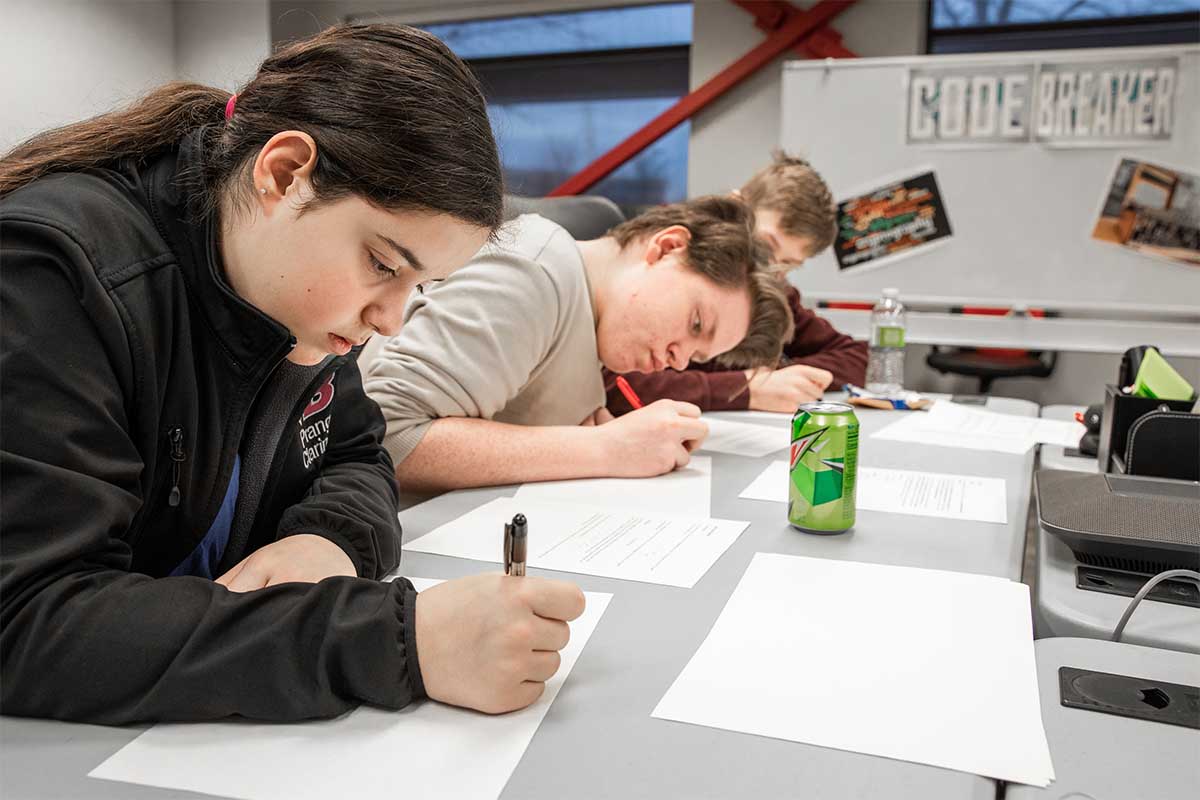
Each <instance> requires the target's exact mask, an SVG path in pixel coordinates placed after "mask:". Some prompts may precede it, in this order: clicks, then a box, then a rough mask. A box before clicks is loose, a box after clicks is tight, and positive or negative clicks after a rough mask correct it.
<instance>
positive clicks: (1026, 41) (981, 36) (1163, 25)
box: [925, 0, 1200, 55]
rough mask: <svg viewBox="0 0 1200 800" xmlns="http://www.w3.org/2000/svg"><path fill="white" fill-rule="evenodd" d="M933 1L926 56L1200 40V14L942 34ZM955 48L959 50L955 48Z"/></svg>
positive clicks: (993, 27) (927, 25)
mask: <svg viewBox="0 0 1200 800" xmlns="http://www.w3.org/2000/svg"><path fill="white" fill-rule="evenodd" d="M934 2H935V0H928V2H926V3H925V52H926V54H927V55H964V54H967V53H994V52H1011V51H1022V50H1068V49H1075V48H1093V47H1146V46H1150V45H1161V44H1194V43H1197V42H1200V11H1184V12H1176V13H1171V14H1146V15H1141V16H1130V17H1106V18H1097V19H1081V20H1064V21H1061V22H1023V23H1011V24H1003V25H973V26H970V27H963V28H951V29H943V30H938V29H935V28H934V27H933V14H934V9H933V6H934ZM956 44H957V45H959V46H955V45H956ZM946 45H949V47H947V46H946ZM972 45H974V46H972ZM979 45H984V46H979Z"/></svg>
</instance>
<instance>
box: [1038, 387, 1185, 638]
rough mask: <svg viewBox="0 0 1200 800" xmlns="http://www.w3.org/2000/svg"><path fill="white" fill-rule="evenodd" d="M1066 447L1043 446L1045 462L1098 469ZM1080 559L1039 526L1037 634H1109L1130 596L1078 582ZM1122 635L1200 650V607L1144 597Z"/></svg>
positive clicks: (1056, 413) (1063, 409)
mask: <svg viewBox="0 0 1200 800" xmlns="http://www.w3.org/2000/svg"><path fill="white" fill-rule="evenodd" d="M1081 410H1083V407H1082V406H1046V407H1045V408H1043V409H1042V416H1043V417H1048V418H1051V419H1071V418H1072V417H1073V416H1074V413H1075V412H1076V411H1081ZM1062 451H1063V448H1061V447H1053V446H1051V445H1042V446H1041V466H1042V467H1045V468H1048V469H1070V470H1077V471H1083V472H1095V471H1096V460H1095V459H1094V458H1093V459H1083V458H1073V457H1071V456H1066V455H1064V454H1063V452H1062ZM1077 565H1078V562H1077V561H1076V560H1075V556H1074V555H1073V554H1072V553H1071V549H1070V548H1069V547H1067V545H1066V544H1065V543H1064V542H1063V541H1062V540H1060V539H1059V538H1057V537H1055V536H1052V535H1050V534H1049V533H1047V532H1046V531H1044V530H1041V529H1040V528H1039V530H1038V532H1037V560H1036V567H1035V569H1036V572H1037V576H1036V580H1035V581H1034V582H1033V583H1034V594H1033V601H1034V610H1033V625H1034V636H1036V637H1037V638H1038V639H1043V638H1048V637H1052V636H1063V637H1082V638H1087V639H1108V638H1109V637H1110V636H1111V635H1112V632H1113V628H1115V627H1116V625H1117V621H1118V620H1120V619H1121V614H1123V613H1124V612H1125V607H1126V606H1127V605H1129V601H1130V598H1128V597H1121V596H1120V595H1112V594H1104V593H1102V592H1092V591H1088V590H1085V589H1078V588H1076V586H1075V567H1076V566H1077ZM1122 640H1123V641H1125V642H1129V643H1131V644H1140V645H1146V646H1148V647H1162V648H1167V649H1170V650H1182V651H1186V652H1191V653H1200V609H1197V608H1189V607H1187V606H1179V605H1173V604H1171V603H1163V602H1159V601H1156V600H1143V601H1142V602H1141V604H1139V605H1138V608H1137V610H1136V611H1134V612H1133V617H1132V618H1131V619H1130V621H1129V625H1128V626H1127V627H1126V628H1125V632H1124V634H1123V635H1122Z"/></svg>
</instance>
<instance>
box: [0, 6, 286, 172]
mask: <svg viewBox="0 0 1200 800" xmlns="http://www.w3.org/2000/svg"><path fill="white" fill-rule="evenodd" d="M269 8H270V3H269V2H268V0H179V1H178V2H174V1H173V0H0V14H2V17H0V19H2V20H3V22H2V24H0V75H3V76H4V77H3V83H2V84H0V85H3V89H2V90H0V152H4V151H6V150H8V149H9V148H11V147H12V146H13V145H15V144H17V143H19V142H21V141H23V140H24V139H26V138H28V137H29V136H31V135H33V134H34V133H37V132H39V131H42V130H45V129H47V128H53V127H57V126H59V125H65V124H67V123H69V122H75V121H77V120H80V119H85V118H87V117H90V116H94V115H95V114H99V113H101V112H104V111H109V110H112V109H113V108H115V107H116V106H119V105H121V104H123V103H127V102H131V101H133V100H136V99H137V98H138V97H139V96H140V95H141V94H143V93H144V92H146V91H147V90H149V89H151V88H153V87H154V86H157V85H158V84H161V83H165V82H167V81H172V80H177V79H187V80H193V81H198V82H201V83H206V84H208V85H210V86H218V87H221V88H224V89H230V90H232V89H234V88H236V87H237V86H238V85H239V84H241V83H243V82H245V81H246V80H247V79H248V78H249V77H250V76H251V75H253V73H254V70H255V69H256V68H257V66H258V63H259V62H260V61H262V59H263V58H265V57H266V56H267V55H268V54H269V52H270V47H271V37H270V26H269V20H270V17H269Z"/></svg>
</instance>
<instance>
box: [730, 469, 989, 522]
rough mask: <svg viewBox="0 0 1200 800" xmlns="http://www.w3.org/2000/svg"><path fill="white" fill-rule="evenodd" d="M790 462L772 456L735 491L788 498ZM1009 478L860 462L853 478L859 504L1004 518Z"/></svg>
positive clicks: (901, 510)
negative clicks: (747, 483)
mask: <svg viewBox="0 0 1200 800" xmlns="http://www.w3.org/2000/svg"><path fill="white" fill-rule="evenodd" d="M787 481H788V462H786V461H772V462H771V463H770V465H768V466H767V468H766V469H764V470H763V471H762V473H761V474H760V475H759V476H758V477H757V478H755V479H754V481H753V482H752V483H751V484H750V485H749V486H747V487H746V488H745V489H744V490H743V491H742V493H741V494H740V495H738V497H742V498H745V499H747V500H773V501H775V502H779V503H786V502H787V500H788V485H787ZM1007 488H1008V484H1007V483H1006V482H1005V480H1004V479H1003V478H981V477H978V476H976V475H949V474H946V473H941V472H917V471H914V470H907V469H883V468H879V467H859V468H858V478H857V481H856V483H855V490H854V491H855V501H856V503H857V506H858V508H860V509H865V510H867V511H886V512H890V513H893V514H915V515H917V516H921V517H943V518H945V519H969V520H976V521H978V522H997V523H1000V524H1001V525H1003V524H1005V523H1007V522H1008V499H1007Z"/></svg>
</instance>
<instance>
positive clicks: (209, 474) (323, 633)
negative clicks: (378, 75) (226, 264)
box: [0, 135, 424, 723]
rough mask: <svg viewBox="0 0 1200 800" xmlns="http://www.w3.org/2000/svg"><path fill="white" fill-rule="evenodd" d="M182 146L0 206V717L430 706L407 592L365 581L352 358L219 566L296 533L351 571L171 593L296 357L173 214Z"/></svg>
mask: <svg viewBox="0 0 1200 800" xmlns="http://www.w3.org/2000/svg"><path fill="white" fill-rule="evenodd" d="M198 142H199V137H198V136H196V135H193V136H190V137H187V138H185V139H184V140H183V142H182V143H181V145H180V146H179V148H177V149H174V150H172V151H170V152H166V153H163V154H162V155H161V156H159V157H157V158H155V159H153V160H151V161H149V162H148V163H145V164H141V165H132V164H127V165H121V166H118V167H114V168H112V169H107V170H90V171H87V172H79V173H63V174H57V175H52V176H48V177H45V178H42V179H40V180H37V181H35V182H33V183H31V184H28V185H26V186H24V187H22V188H21V189H18V190H17V191H14V192H11V193H10V194H8V195H7V196H5V197H3V198H0V276H2V280H0V391H2V401H0V451H2V452H0V671H2V673H3V681H2V682H0V713H4V714H15V715H23V716H43V717H55V718H60V719H72V720H83V721H92V722H104V723H124V722H131V721H137V720H201V719H213V718H220V717H225V716H228V715H235V714H236V715H243V716H246V717H253V718H257V719H266V720H295V719H303V718H308V717H323V716H333V715H336V714H339V713H341V712H343V711H346V710H347V709H349V708H352V707H353V706H354V705H356V704H358V703H360V702H368V703H372V704H377V705H381V706H385V707H390V708H399V707H401V706H404V705H406V704H408V703H409V702H411V701H412V700H413V699H415V698H419V697H421V696H423V695H424V688H423V684H422V681H421V676H420V672H419V667H418V664H417V655H416V645H415V638H416V637H415V630H414V610H415V608H414V607H415V600H416V594H415V592H414V591H413V588H412V584H411V583H409V582H408V581H406V580H403V579H401V580H397V581H395V582H394V583H390V584H388V583H380V582H378V581H377V580H376V579H378V578H379V577H381V576H382V575H384V574H386V573H387V572H389V571H390V570H392V569H394V568H395V567H396V566H397V564H398V563H399V560H400V526H399V522H398V520H397V518H396V504H397V498H398V492H397V488H396V485H395V482H394V478H393V472H392V463H391V459H390V458H389V457H388V455H387V453H386V452H385V451H384V449H383V447H382V446H381V441H382V437H383V433H384V422H383V418H382V416H381V414H380V412H379V409H378V407H377V406H376V405H375V404H374V403H373V402H372V401H370V400H369V399H368V398H367V397H366V396H365V395H364V393H363V390H362V382H361V378H360V376H359V373H358V368H357V366H356V364H355V360H354V357H355V355H357V354H356V353H352V354H350V355H349V356H347V357H345V358H341V359H336V360H333V361H332V362H331V363H329V364H328V365H327V367H326V368H325V369H324V370H321V371H320V374H319V375H318V376H317V377H316V378H315V379H314V380H313V382H312V385H311V387H310V391H308V392H306V393H305V395H304V398H303V399H302V400H301V401H299V402H298V404H297V406H296V407H295V408H294V409H293V411H292V415H291V417H290V418H289V419H288V421H287V423H286V424H285V425H284V426H283V433H282V435H281V437H280V440H279V442H278V446H277V449H276V451H275V457H274V459H273V462H272V467H271V471H270V473H269V474H268V476H267V480H266V485H265V486H264V487H263V494H262V499H261V501H260V503H259V507H258V511H257V514H256V516H255V518H254V522H253V524H252V525H251V526H249V531H248V532H247V533H246V534H245V535H243V536H241V537H239V538H240V541H233V540H231V541H229V543H228V545H227V547H226V549H225V552H224V556H223V558H222V561H221V564H220V571H221V572H223V571H224V570H226V569H228V568H229V567H230V566H232V565H234V564H236V563H237V562H238V561H240V560H241V559H242V558H243V557H245V556H246V555H248V554H249V553H251V552H253V551H254V550H256V549H258V548H261V547H263V546H264V545H267V544H270V543H271V542H274V541H276V540H278V539H280V538H282V537H285V536H289V535H293V534H297V533H309V534H317V535H320V536H324V537H326V538H328V539H330V540H331V541H333V542H335V543H336V544H338V545H339V546H340V547H342V548H343V549H344V550H345V551H346V553H347V554H348V555H349V556H350V558H351V560H352V561H353V562H354V565H355V568H356V569H357V571H358V574H359V576H360V577H358V578H329V579H326V580H324V581H321V582H320V583H318V584H300V583H292V584H284V585H279V586H274V587H271V588H268V589H263V590H259V591H255V592H248V593H243V594H238V593H233V592H230V591H228V590H226V589H225V588H224V587H222V586H220V585H218V584H215V583H213V582H212V581H211V580H207V579H204V578H199V577H167V576H168V575H169V573H170V572H171V570H172V569H173V568H174V567H176V566H177V565H178V564H180V562H182V561H183V560H184V559H185V558H186V557H187V556H188V554H189V553H191V552H192V550H193V549H194V548H195V547H196V545H197V543H198V542H199V541H200V540H201V539H202V538H203V537H204V535H205V532H206V531H208V529H209V526H210V525H211V523H212V521H213V519H214V517H215V516H216V514H217V511H218V509H219V507H220V505H221V502H222V500H223V498H224V495H225V490H226V487H227V486H228V485H229V482H230V477H231V474H232V470H233V463H234V458H235V456H236V455H237V453H238V447H239V444H240V442H241V441H242V437H243V432H244V428H245V424H246V419H247V415H248V413H249V411H250V408H251V405H252V403H253V402H254V398H255V397H256V395H257V393H258V391H259V389H260V388H261V387H262V386H263V384H264V383H265V382H266V380H267V378H268V377H269V376H270V374H271V371H272V370H273V369H274V368H275V366H276V365H277V364H278V363H279V362H280V361H281V360H282V359H284V358H285V357H286V356H287V354H288V352H289V351H290V349H291V347H292V346H293V344H294V340H293V339H292V337H291V336H290V334H289V332H288V331H287V330H286V329H285V328H284V327H283V326H281V325H279V324H278V323H277V322H275V321H274V320H272V319H270V318H268V317H267V316H265V315H264V314H262V313H261V312H259V311H258V310H256V309H255V308H253V307H251V306H250V305H248V304H247V303H245V302H244V301H243V300H241V299H240V298H239V297H238V296H237V295H235V294H234V293H233V291H232V290H231V289H230V287H229V286H228V285H227V283H226V282H225V280H224V278H223V269H222V267H221V264H220V257H219V255H218V252H217V247H216V238H215V234H214V230H213V228H214V222H213V220H212V219H203V220H199V221H195V222H192V221H190V220H196V217H195V214H194V213H189V209H191V208H192V206H193V205H194V199H195V192H194V191H193V188H192V183H191V180H190V179H189V178H188V176H189V175H193V174H195V172H196V171H195V169H194V166H195V163H196V160H197V157H198V148H199V144H198ZM217 574H219V572H218V573H217Z"/></svg>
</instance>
